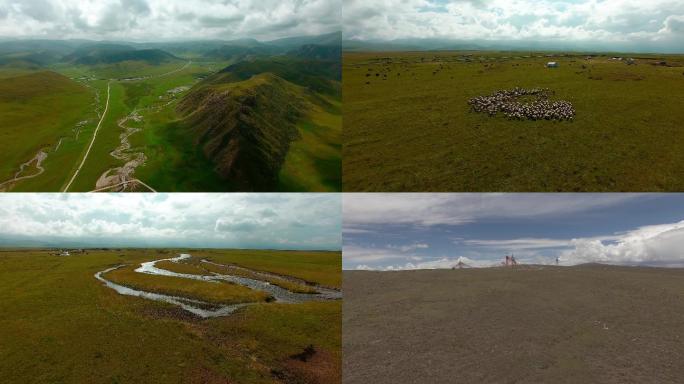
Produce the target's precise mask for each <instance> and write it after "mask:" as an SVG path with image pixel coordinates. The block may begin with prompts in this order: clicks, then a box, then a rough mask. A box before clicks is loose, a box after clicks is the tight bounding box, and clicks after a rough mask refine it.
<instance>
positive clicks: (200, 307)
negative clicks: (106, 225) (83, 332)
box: [95, 254, 342, 318]
mask: <svg viewBox="0 0 684 384" xmlns="http://www.w3.org/2000/svg"><path fill="white" fill-rule="evenodd" d="M190 257H191V256H190V255H189V254H181V255H179V256H178V257H174V258H168V259H160V260H155V261H149V262H145V263H142V264H140V267H138V268H136V269H135V272H138V273H145V274H150V275H158V276H173V277H179V278H184V279H193V280H202V281H208V282H217V283H218V282H221V281H227V282H231V283H234V284H238V285H242V286H244V287H247V288H249V289H253V290H256V291H262V292H266V293H268V294H269V295H270V296H272V297H273V299H274V301H275V302H280V303H303V302H307V301H325V300H339V299H341V298H342V293H341V292H340V291H338V290H335V289H330V288H326V287H320V286H314V287H313V288H314V289H315V290H316V291H317V292H318V293H315V294H312V293H296V292H291V291H288V290H287V289H285V288H281V287H279V286H277V285H273V284H270V283H269V282H267V281H262V280H255V279H249V278H246V277H241V276H235V275H230V274H220V273H215V272H212V274H211V275H193V274H186V273H177V272H173V271H168V270H166V269H161V268H159V267H157V266H156V264H157V263H158V262H160V261H171V262H174V263H177V262H180V261H182V260H185V259H188V258H190ZM202 262H204V263H212V262H210V261H207V260H202ZM212 264H215V265H222V264H216V263H212ZM121 267H123V265H121V266H117V267H112V268H109V269H106V270H104V271H100V272H98V273H96V274H95V278H96V279H98V280H99V281H101V282H103V283H104V284H105V285H106V286H107V287H109V288H112V289H114V290H115V291H117V292H118V293H119V294H121V295H128V296H137V297H142V298H145V299H148V300H155V301H161V302H165V303H170V304H173V305H177V306H179V307H181V308H183V309H184V310H186V311H188V312H191V313H193V314H195V315H197V316H200V317H203V318H209V317H217V316H226V315H230V314H231V313H233V312H235V310H237V309H239V308H242V307H245V306H247V305H252V304H256V303H242V304H230V305H225V304H214V303H208V302H205V301H201V300H195V299H188V298H184V297H178V296H170V295H164V294H159V293H153V292H146V291H143V290H137V289H133V288H129V287H126V286H123V285H120V284H116V283H114V282H111V281H109V280H107V279H106V278H105V277H103V275H104V274H106V273H107V272H110V271H113V270H115V269H117V268H121ZM240 268H242V269H246V268H244V267H240ZM247 270H249V269H247ZM249 271H252V270H249ZM252 272H253V273H254V274H255V275H256V276H259V275H261V276H265V277H266V276H277V277H279V278H286V277H284V276H280V275H271V274H268V273H266V272H260V271H252Z"/></svg>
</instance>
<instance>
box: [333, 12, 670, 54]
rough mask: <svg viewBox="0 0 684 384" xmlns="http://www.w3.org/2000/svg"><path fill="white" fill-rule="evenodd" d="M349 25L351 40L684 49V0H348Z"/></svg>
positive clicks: (346, 23)
mask: <svg viewBox="0 0 684 384" xmlns="http://www.w3.org/2000/svg"><path fill="white" fill-rule="evenodd" d="M343 24H344V37H345V39H351V40H366V41H373V40H375V41H391V40H401V39H446V40H459V41H475V42H478V43H480V44H481V45H482V46H487V42H493V41H498V42H509V43H510V44H513V43H515V46H519V47H524V46H526V45H527V46H531V47H536V48H545V49H550V48H554V47H558V48H561V49H566V48H575V49H579V50H582V49H587V50H594V49H601V50H608V51H611V50H613V51H616V50H620V49H622V50H626V49H630V50H635V51H662V52H682V51H684V1H681V0H648V1H643V0H383V1H363V0H344V9H343ZM525 43H527V44H525ZM512 46H513V45H512ZM432 48H434V47H432ZM499 48H501V47H499Z"/></svg>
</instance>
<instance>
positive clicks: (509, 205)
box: [343, 193, 644, 233]
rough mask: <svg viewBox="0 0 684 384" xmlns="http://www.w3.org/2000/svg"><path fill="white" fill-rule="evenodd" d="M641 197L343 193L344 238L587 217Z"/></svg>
mask: <svg viewBox="0 0 684 384" xmlns="http://www.w3.org/2000/svg"><path fill="white" fill-rule="evenodd" d="M640 197H644V195H636V194H572V193H570V194H562V193H553V194H534V193H531V194H529V193H528V194H517V193H503V194H502V193H393V194H387V193H349V194H344V196H343V210H344V227H345V232H346V233H353V231H362V230H372V225H376V224H393V225H396V224H410V225H418V226H433V225H457V224H465V223H469V222H472V221H475V220H476V219H479V218H487V217H509V218H516V217H534V216H543V215H552V214H560V213H570V212H579V211H587V210H591V209H595V208H599V207H604V206H611V205H614V204H618V203H621V202H624V201H627V200H631V199H636V198H640Z"/></svg>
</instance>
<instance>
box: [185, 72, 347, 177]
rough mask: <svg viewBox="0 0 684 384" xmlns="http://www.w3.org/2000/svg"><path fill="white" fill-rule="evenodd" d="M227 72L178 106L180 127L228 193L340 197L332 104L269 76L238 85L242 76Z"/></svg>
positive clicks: (337, 131)
mask: <svg viewBox="0 0 684 384" xmlns="http://www.w3.org/2000/svg"><path fill="white" fill-rule="evenodd" d="M231 68H232V69H233V70H234V69H235V67H234V66H231V67H228V68H227V69H226V70H224V71H221V72H220V73H218V74H216V75H214V76H211V77H210V78H207V79H206V80H204V81H203V82H201V83H200V84H198V85H197V86H196V87H195V88H193V90H192V91H191V92H190V93H188V94H187V95H186V96H185V97H184V98H183V100H182V101H181V102H180V103H179V105H178V110H179V111H180V112H181V114H182V115H183V116H184V120H183V122H182V123H181V124H182V126H184V127H187V128H186V129H187V130H189V131H190V132H192V136H193V137H194V142H195V143H196V144H197V145H198V146H199V147H200V148H201V149H202V152H203V155H204V157H205V158H206V159H207V160H209V161H211V162H212V164H214V166H213V169H214V171H215V172H216V173H217V174H218V175H220V176H221V177H222V179H223V180H225V182H226V183H227V184H226V186H227V187H228V189H235V190H274V189H276V188H280V189H288V190H338V189H339V182H340V166H339V164H340V157H339V140H340V133H341V132H340V131H341V120H339V119H335V116H334V115H335V114H337V116H339V112H338V111H339V110H336V107H335V105H334V101H332V102H331V101H328V100H326V99H325V98H324V97H321V96H320V95H317V94H315V93H314V92H311V91H310V90H307V89H306V88H303V87H302V86H299V85H295V84H293V83H291V82H289V81H287V80H285V79H283V78H280V77H279V76H277V75H275V74H273V73H270V72H267V73H260V74H258V75H254V76H249V77H248V78H247V80H240V79H241V78H242V77H245V76H248V75H247V74H246V72H242V71H237V72H232V71H228V69H231ZM257 68H260V67H258V66H257ZM262 69H263V68H262ZM252 70H253V71H257V69H256V68H253V69H252ZM283 172H284V173H283Z"/></svg>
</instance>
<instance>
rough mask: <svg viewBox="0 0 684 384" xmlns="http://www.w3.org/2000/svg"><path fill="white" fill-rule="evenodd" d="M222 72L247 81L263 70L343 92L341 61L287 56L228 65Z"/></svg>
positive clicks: (320, 89)
mask: <svg viewBox="0 0 684 384" xmlns="http://www.w3.org/2000/svg"><path fill="white" fill-rule="evenodd" d="M221 73H223V74H226V75H227V76H231V77H233V78H234V79H235V81H237V80H247V79H249V78H250V77H252V76H254V75H257V74H261V73H273V74H275V75H277V76H279V77H282V78H283V79H285V80H287V81H289V82H291V83H295V84H297V85H301V86H303V87H307V88H309V89H311V90H313V91H316V92H322V93H326V94H333V95H339V91H340V86H339V81H341V79H342V73H341V63H340V62H339V61H321V60H303V59H297V58H292V57H287V56H282V57H277V58H271V59H259V60H253V61H242V62H239V63H236V64H233V65H231V66H228V67H226V68H225V69H223V70H222V71H221Z"/></svg>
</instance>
